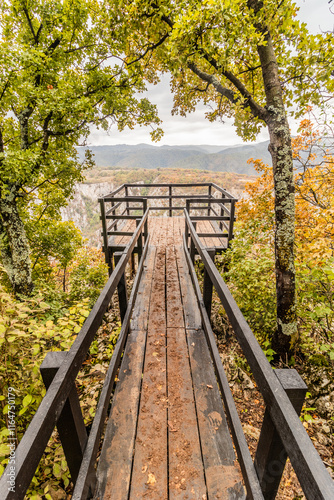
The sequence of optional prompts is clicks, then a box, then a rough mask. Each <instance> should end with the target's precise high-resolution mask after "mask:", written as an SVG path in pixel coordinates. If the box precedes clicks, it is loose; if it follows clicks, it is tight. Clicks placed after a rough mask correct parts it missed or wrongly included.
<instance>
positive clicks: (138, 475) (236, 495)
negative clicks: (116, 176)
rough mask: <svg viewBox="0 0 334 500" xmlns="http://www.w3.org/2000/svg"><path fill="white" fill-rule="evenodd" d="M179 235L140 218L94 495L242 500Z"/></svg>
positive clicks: (174, 222)
mask: <svg viewBox="0 0 334 500" xmlns="http://www.w3.org/2000/svg"><path fill="white" fill-rule="evenodd" d="M183 231H184V219H183V217H173V218H167V217H154V218H150V222H149V232H150V234H151V241H150V248H149V251H148V254H147V257H146V263H145V270H144V273H143V277H142V280H141V284H140V288H139V291H138V296H137V299H136V303H135V307H134V311H133V315H132V321H131V329H130V333H129V337H128V341H127V345H126V349H125V352H124V356H123V361H122V364H121V367H120V372H119V375H118V379H119V380H118V382H117V385H116V389H115V393H114V397H113V404H112V408H111V411H110V417H109V421H108V425H107V429H106V434H105V439H104V443H103V448H102V452H101V457H100V460H99V465H98V470H97V473H98V489H97V493H96V495H95V498H96V499H105V500H106V499H110V500H111V499H112V500H118V499H119V500H121V499H124V500H125V499H129V500H132V499H138V498H139V499H140V498H145V499H156V500H165V499H166V500H167V499H171V500H172V499H199V500H204V499H231V500H232V499H233V500H236V499H243V498H245V495H244V488H243V486H242V482H241V474H240V472H239V470H238V468H237V467H236V466H235V465H234V464H235V455H234V450H233V446H232V442H231V438H230V433H229V430H228V427H227V423H226V419H225V414H224V410H223V405H222V402H221V397H220V394H219V390H218V386H217V382H216V378H215V374H214V370H213V365H212V362H211V358H210V354H209V350H208V347H207V344H206V341H205V337H204V332H203V330H202V325H201V318H200V313H199V309H198V306H197V303H196V299H195V294H194V292H193V288H192V284H191V281H190V276H189V273H188V270H187V264H186V261H185V257H184V254H183V249H182V233H183ZM118 243H119V242H118ZM122 243H123V242H122ZM210 244H212V242H211V241H210Z"/></svg>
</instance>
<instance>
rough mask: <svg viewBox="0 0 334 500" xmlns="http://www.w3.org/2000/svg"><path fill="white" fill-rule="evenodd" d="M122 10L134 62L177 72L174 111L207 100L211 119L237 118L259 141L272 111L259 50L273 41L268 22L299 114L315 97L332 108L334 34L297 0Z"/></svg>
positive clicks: (126, 6)
mask: <svg viewBox="0 0 334 500" xmlns="http://www.w3.org/2000/svg"><path fill="white" fill-rule="evenodd" d="M259 7H260V8H259ZM121 8H122V11H123V12H124V15H127V16H129V18H130V19H131V30H132V32H131V33H128V48H127V50H126V53H127V54H128V57H127V61H128V62H130V61H134V60H136V59H137V64H138V65H140V64H141V65H142V66H143V65H145V64H147V61H148V60H149V61H150V64H151V71H152V74H153V73H154V71H156V72H159V71H170V72H171V74H172V79H171V87H172V90H173V92H174V110H173V111H174V113H180V114H181V115H185V114H186V113H188V112H192V111H194V109H195V107H196V104H197V103H198V102H199V101H203V102H204V103H205V104H208V105H209V106H210V107H211V110H209V111H208V113H207V118H208V119H209V120H215V119H221V118H222V117H223V116H228V117H229V116H233V117H234V120H235V122H234V124H235V126H236V129H237V132H238V134H239V135H240V136H241V137H243V138H244V139H247V140H250V139H254V138H255V136H256V135H257V133H258V132H259V130H260V128H261V127H262V126H263V125H264V122H263V117H264V114H265V113H266V111H268V110H267V109H266V96H265V88H264V84H263V79H262V71H263V68H262V67H261V63H260V58H259V53H258V49H259V47H261V46H263V45H266V43H267V41H266V37H265V32H264V31H263V30H262V28H261V29H260V28H259V27H262V26H267V27H268V29H269V32H270V35H271V39H272V43H273V47H274V51H275V55H276V58H277V63H278V70H279V77H280V83H281V86H282V91H283V99H284V104H285V106H286V107H287V108H288V109H289V110H290V112H291V114H292V115H295V116H296V117H298V116H300V115H301V114H303V112H304V111H305V108H306V107H307V106H308V105H309V104H310V103H311V102H312V103H313V104H314V105H316V106H319V107H322V106H324V105H325V104H326V105H327V106H328V99H327V97H328V95H333V84H334V78H333V77H332V76H331V71H332V67H331V65H330V64H328V61H331V60H332V59H333V50H334V48H333V47H334V45H333V34H332V33H326V34H319V35H310V34H309V33H308V31H307V28H306V24H305V23H301V22H300V21H299V20H298V19H297V17H296V15H297V12H298V7H297V6H296V5H295V3H294V2H293V1H291V0H287V1H284V2H278V1H277V0H263V1H253V0H233V1H231V0H228V1H224V2H219V1H217V0H201V1H199V0H181V1H179V2H173V1H165V0H164V1H161V0H156V1H154V2H151V1H149V0H137V1H135V2H130V1H123V2H121ZM157 74H158V73H157ZM152 78H153V76H152Z"/></svg>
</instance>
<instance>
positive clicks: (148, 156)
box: [78, 141, 271, 175]
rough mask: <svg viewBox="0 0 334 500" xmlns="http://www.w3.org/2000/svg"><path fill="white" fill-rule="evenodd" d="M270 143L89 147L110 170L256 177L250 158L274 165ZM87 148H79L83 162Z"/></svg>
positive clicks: (102, 164)
mask: <svg viewBox="0 0 334 500" xmlns="http://www.w3.org/2000/svg"><path fill="white" fill-rule="evenodd" d="M268 144H269V142H268V141H265V142H261V143H258V144H252V145H241V146H232V147H231V146H210V145H199V146H160V147H159V146H151V145H149V144H138V145H135V146H130V145H126V144H118V145H117V146H90V147H89V149H90V150H91V151H92V153H93V155H94V160H95V163H96V166H97V167H102V168H104V169H106V170H108V169H114V168H118V169H123V168H127V169H134V168H146V169H155V168H186V169H201V170H209V171H214V172H234V173H238V174H246V175H256V171H255V170H254V168H253V166H252V165H250V164H248V163H247V160H248V159H250V158H254V159H258V158H260V159H261V160H263V161H264V162H265V163H269V164H270V163H271V157H270V154H269V152H268ZM84 150H85V148H83V147H80V148H78V152H79V156H80V158H81V159H83V157H84Z"/></svg>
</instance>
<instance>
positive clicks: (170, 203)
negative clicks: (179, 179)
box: [169, 186, 173, 217]
mask: <svg viewBox="0 0 334 500" xmlns="http://www.w3.org/2000/svg"><path fill="white" fill-rule="evenodd" d="M172 190H173V188H172V186H169V217H172V206H173V205H172Z"/></svg>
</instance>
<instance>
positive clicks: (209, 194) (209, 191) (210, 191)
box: [208, 186, 212, 217]
mask: <svg viewBox="0 0 334 500" xmlns="http://www.w3.org/2000/svg"><path fill="white" fill-rule="evenodd" d="M211 196H212V186H209V189H208V198H209V202H208V204H209V206H208V216H209V217H210V210H211V203H210V198H211Z"/></svg>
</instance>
